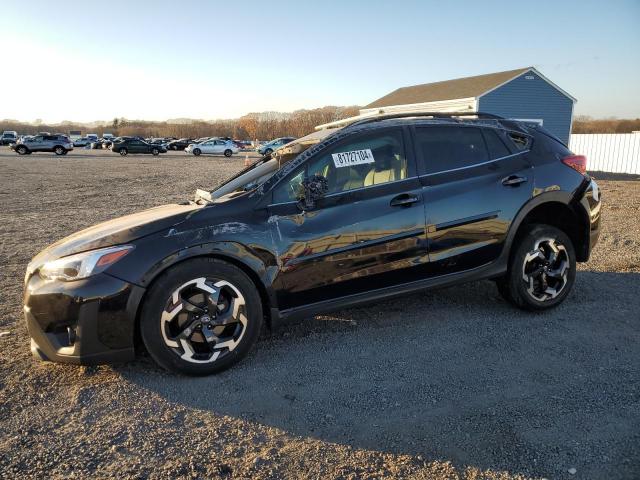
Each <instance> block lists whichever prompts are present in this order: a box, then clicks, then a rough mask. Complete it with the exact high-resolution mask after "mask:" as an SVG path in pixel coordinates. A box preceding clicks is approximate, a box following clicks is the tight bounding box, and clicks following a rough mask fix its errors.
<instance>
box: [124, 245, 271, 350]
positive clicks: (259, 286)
mask: <svg viewBox="0 0 640 480" xmlns="http://www.w3.org/2000/svg"><path fill="white" fill-rule="evenodd" d="M207 258H211V259H217V260H221V261H223V262H227V263H229V264H230V265H233V266H235V267H237V268H239V269H240V270H241V271H242V272H244V273H245V274H246V275H247V276H248V277H249V279H250V280H251V282H252V283H253V285H254V286H255V287H256V290H257V291H258V294H259V296H260V300H261V303H262V312H263V315H264V319H265V321H266V323H267V326H268V327H269V328H271V320H272V319H271V307H272V306H273V303H272V301H271V299H270V297H269V293H268V290H267V287H266V286H265V284H264V282H263V281H262V279H261V278H260V275H259V274H258V272H256V271H255V270H254V269H253V268H251V267H250V266H249V265H247V264H246V263H244V262H242V261H241V260H239V259H237V258H235V257H233V256H232V255H225V254H224V253H219V252H215V253H211V252H209V253H202V254H197V255H190V256H184V257H181V258H179V259H178V260H176V261H173V262H170V263H167V264H165V265H164V266H163V267H162V268H159V269H157V270H156V271H154V273H153V276H152V277H150V278H149V279H148V283H147V285H146V288H145V292H144V294H143V295H142V296H141V298H140V301H139V302H138V305H137V308H136V313H135V332H134V341H135V344H136V345H141V344H142V342H141V336H140V316H141V314H142V307H143V306H144V302H145V301H146V300H147V297H148V295H149V291H150V290H151V289H152V288H153V286H154V285H155V283H156V282H157V281H158V279H159V278H161V277H162V275H163V274H165V273H167V272H168V271H169V270H170V269H172V268H174V267H176V266H177V265H180V264H182V263H184V262H187V261H191V260H196V259H207Z"/></svg>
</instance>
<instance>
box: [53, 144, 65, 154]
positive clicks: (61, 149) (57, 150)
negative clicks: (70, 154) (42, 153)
mask: <svg viewBox="0 0 640 480" xmlns="http://www.w3.org/2000/svg"><path fill="white" fill-rule="evenodd" d="M66 151H67V150H66V149H65V148H64V147H61V146H60V145H58V146H57V147H54V149H53V153H55V154H56V155H64V154H65V153H66Z"/></svg>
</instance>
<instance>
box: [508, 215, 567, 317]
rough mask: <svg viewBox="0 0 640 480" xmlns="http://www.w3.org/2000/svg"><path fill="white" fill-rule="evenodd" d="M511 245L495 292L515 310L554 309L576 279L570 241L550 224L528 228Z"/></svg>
mask: <svg viewBox="0 0 640 480" xmlns="http://www.w3.org/2000/svg"><path fill="white" fill-rule="evenodd" d="M519 238H520V240H519V243H518V244H517V245H514V246H513V248H514V249H515V250H514V251H513V254H512V255H511V258H510V260H509V267H508V270H507V274H506V275H505V276H504V277H502V278H499V279H497V280H496V285H497V287H498V292H500V294H501V295H502V297H504V299H505V300H507V301H508V302H510V303H512V304H513V305H515V306H516V307H518V308H521V309H523V310H530V311H541V310H547V309H549V308H553V307H556V306H558V305H559V304H560V303H562V302H563V301H564V299H565V298H567V296H568V295H569V293H570V292H571V289H572V288H573V285H574V283H575V279H576V254H575V249H574V247H573V243H572V242H571V239H569V237H568V236H567V235H566V234H565V233H564V232H563V231H562V230H560V229H558V228H556V227H553V226H551V225H542V224H537V225H531V226H529V227H527V230H526V231H525V232H524V233H523V235H521V236H520V237H519Z"/></svg>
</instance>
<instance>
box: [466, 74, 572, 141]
mask: <svg viewBox="0 0 640 480" xmlns="http://www.w3.org/2000/svg"><path fill="white" fill-rule="evenodd" d="M525 77H533V79H532V80H527V79H526V78H525ZM478 110H479V111H481V112H486V113H493V114H495V115H501V116H503V117H509V118H541V119H542V120H543V126H544V127H545V128H546V129H547V130H549V131H550V132H551V133H553V134H554V135H556V136H557V137H558V138H559V139H560V140H562V141H564V142H566V143H569V134H570V133H571V132H570V129H571V115H572V110H573V100H571V98H569V97H567V96H566V95H564V94H563V93H562V92H560V91H559V90H558V89H557V88H555V87H553V86H552V85H550V84H549V83H547V81H546V80H544V79H543V78H540V77H539V76H538V75H537V74H536V73H535V72H525V73H523V74H522V75H520V76H519V77H517V78H514V79H513V80H511V81H510V82H509V83H506V84H505V85H503V86H501V87H500V88H497V89H496V90H494V91H493V92H491V93H488V94H486V95H485V96H483V97H480V99H479V103H478Z"/></svg>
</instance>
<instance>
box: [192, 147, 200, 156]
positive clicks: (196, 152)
mask: <svg viewBox="0 0 640 480" xmlns="http://www.w3.org/2000/svg"><path fill="white" fill-rule="evenodd" d="M201 153H202V151H201V150H200V149H199V148H194V149H193V154H194V155H195V156H196V157H197V156H198V155H200V154H201Z"/></svg>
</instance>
